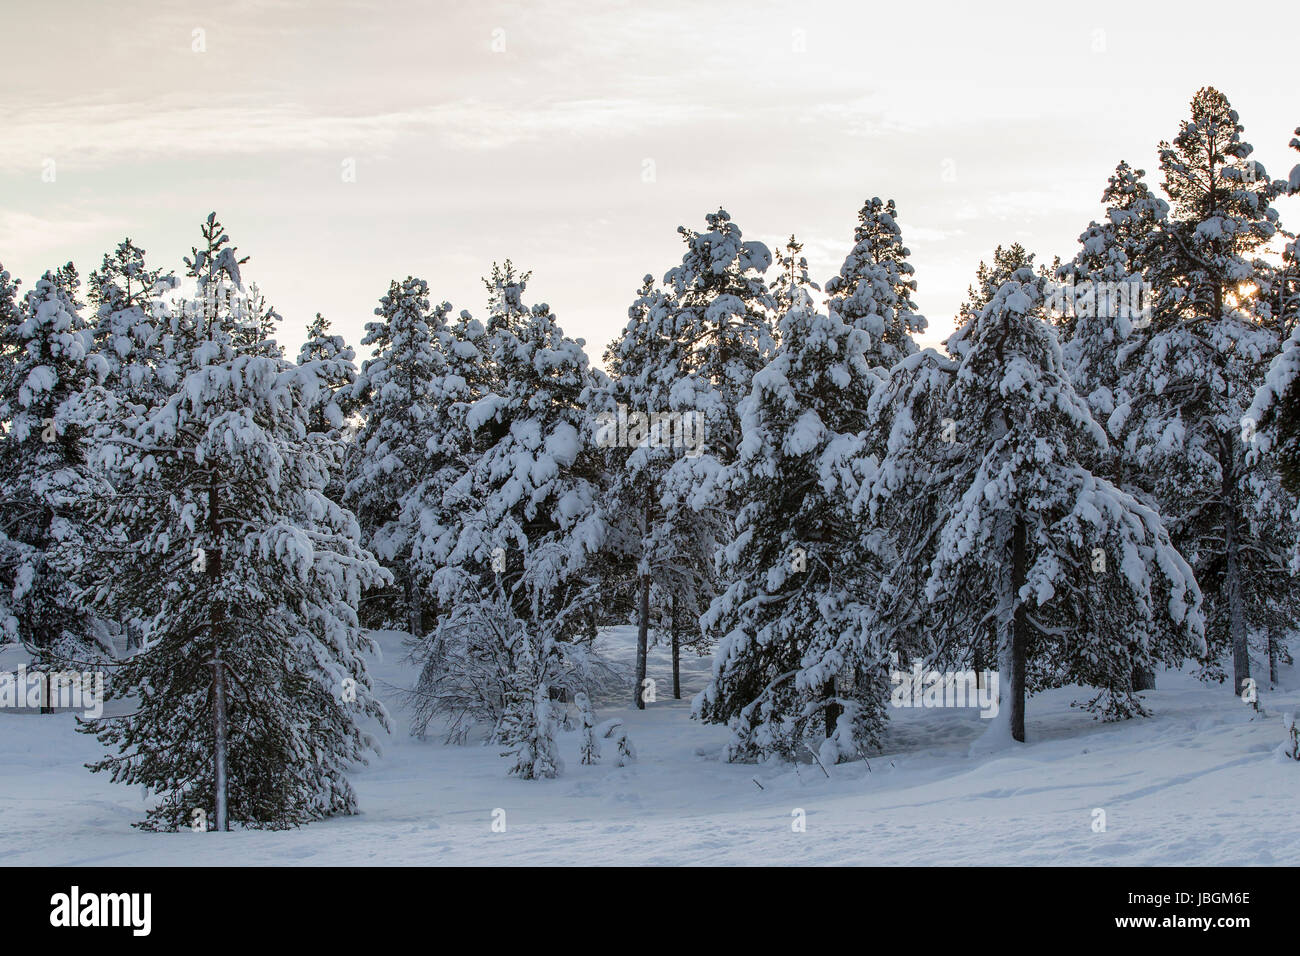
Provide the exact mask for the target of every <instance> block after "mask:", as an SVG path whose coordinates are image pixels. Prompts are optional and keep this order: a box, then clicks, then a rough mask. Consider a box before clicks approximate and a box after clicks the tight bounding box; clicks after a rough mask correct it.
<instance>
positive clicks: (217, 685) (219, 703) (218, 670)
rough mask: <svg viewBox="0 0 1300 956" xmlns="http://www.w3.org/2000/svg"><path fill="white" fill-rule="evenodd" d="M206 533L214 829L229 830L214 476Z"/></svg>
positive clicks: (218, 531)
mask: <svg viewBox="0 0 1300 956" xmlns="http://www.w3.org/2000/svg"><path fill="white" fill-rule="evenodd" d="M208 532H209V534H210V535H211V536H212V542H213V547H212V549H211V553H210V554H206V555H204V560H205V562H206V570H207V574H208V583H209V585H210V586H211V594H210V595H209V600H210V601H211V605H212V607H211V614H212V619H211V620H212V623H211V628H212V646H213V652H212V733H213V737H214V739H215V746H214V750H215V752H214V754H213V789H214V790H215V793H214V794H213V803H214V810H215V815H216V821H215V822H216V828H217V829H218V830H229V829H230V821H229V817H228V812H227V795H228V781H227V779H226V773H227V770H226V756H227V755H226V720H227V714H226V668H225V664H224V663H223V662H222V660H221V645H222V643H223V641H224V639H225V608H224V607H223V606H222V603H221V597H220V587H221V548H219V547H216V542H218V541H220V540H221V539H220V534H221V513H220V502H219V500H218V497H217V479H216V476H215V475H213V476H212V478H211V481H210V483H209V485H208Z"/></svg>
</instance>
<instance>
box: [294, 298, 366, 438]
mask: <svg viewBox="0 0 1300 956" xmlns="http://www.w3.org/2000/svg"><path fill="white" fill-rule="evenodd" d="M355 359H356V352H355V351H354V350H353V349H352V347H351V346H350V345H348V344H347V342H345V341H344V339H343V336H341V335H331V334H330V324H329V320H328V319H326V318H325V317H324V316H323V315H321V314H320V313H319V312H317V313H316V318H314V319H312V320H311V324H309V325H308V326H307V338H306V339H305V340H304V341H303V343H302V348H300V349H299V350H298V364H299V365H307V364H308V363H310V362H320V363H323V364H322V365H321V369H322V372H324V373H325V374H326V376H327V382H328V384H329V388H328V390H327V391H325V392H323V393H322V394H321V399H322V401H321V403H320V405H319V406H317V407H316V408H314V409H313V410H312V415H311V419H312V421H311V430H312V431H313V432H318V433H321V434H330V435H335V436H337V435H339V434H340V433H341V432H342V429H343V427H344V425H345V423H346V422H347V420H348V418H349V417H350V416H351V415H352V414H353V413H354V412H355V411H356V398H355V396H354V395H353V391H352V389H353V386H354V385H355V384H356V381H357V366H356V363H355V361H354V360H355Z"/></svg>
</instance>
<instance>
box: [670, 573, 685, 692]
mask: <svg viewBox="0 0 1300 956" xmlns="http://www.w3.org/2000/svg"><path fill="white" fill-rule="evenodd" d="M671 608H672V609H671V611H670V612H669V613H670V615H671V619H670V621H669V630H671V631H672V641H673V700H681V699H682V644H681V634H680V633H679V632H678V630H677V595H676V594H674V595H673V599H672V605H671Z"/></svg>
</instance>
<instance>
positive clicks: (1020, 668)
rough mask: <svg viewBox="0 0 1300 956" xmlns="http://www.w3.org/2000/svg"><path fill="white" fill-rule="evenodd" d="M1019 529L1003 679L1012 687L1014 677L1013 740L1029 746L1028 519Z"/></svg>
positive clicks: (1010, 691)
mask: <svg viewBox="0 0 1300 956" xmlns="http://www.w3.org/2000/svg"><path fill="white" fill-rule="evenodd" d="M1015 522H1016V523H1015V527H1014V528H1013V530H1012V533H1011V595H1010V597H1011V600H1012V601H1013V602H1014V604H1013V607H1014V608H1015V611H1014V613H1013V614H1012V615H1011V620H1010V628H1009V629H1010V632H1011V633H1010V635H1009V636H1010V640H1009V641H1008V642H1007V643H1008V648H1007V651H1008V654H1007V657H1008V660H1007V664H1008V665H1009V667H1008V668H1007V669H1006V670H1009V672H1010V673H1009V674H1008V673H1006V670H1004V673H1003V675H1002V682H1003V684H1006V683H1008V681H1007V678H1008V676H1009V677H1010V685H1011V686H1010V687H1009V688H1008V693H1007V706H1009V707H1010V713H1009V714H1008V715H1007V719H1008V720H1009V721H1010V723H1011V738H1012V739H1013V740H1017V741H1019V742H1020V743H1024V742H1025V670H1026V667H1025V657H1026V654H1027V650H1028V643H1029V641H1028V639H1029V622H1028V621H1027V620H1026V619H1025V607H1024V605H1023V604H1021V603H1020V600H1019V598H1020V589H1021V587H1023V586H1024V583H1025V577H1026V575H1027V574H1028V570H1029V553H1028V547H1027V544H1026V541H1025V538H1026V528H1025V522H1024V519H1022V518H1020V517H1019V516H1017V517H1016V519H1015Z"/></svg>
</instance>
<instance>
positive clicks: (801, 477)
mask: <svg viewBox="0 0 1300 956" xmlns="http://www.w3.org/2000/svg"><path fill="white" fill-rule="evenodd" d="M880 294H881V295H882V296H887V295H888V294H889V293H888V291H886V290H881V292H880ZM873 314H874V313H873ZM779 333H780V338H781V345H780V347H779V348H778V349H777V352H776V355H775V357H774V358H773V360H772V361H771V362H770V363H769V364H768V366H767V367H766V368H764V369H763V370H761V371H760V372H759V373H758V374H757V375H755V376H754V387H753V392H752V393H751V395H750V397H749V398H748V399H746V401H745V402H744V403H743V404H742V406H741V421H742V427H743V438H742V441H741V444H740V448H739V458H738V459H737V460H736V461H735V462H734V463H733V464H732V465H730V466H729V467H728V468H727V470H726V472H725V474H724V479H723V484H724V486H725V487H726V488H727V490H728V491H729V492H730V493H731V494H732V495H733V496H734V497H735V499H736V500H737V501H738V502H739V511H738V514H737V517H736V524H735V535H734V537H733V538H732V540H730V541H729V542H728V544H727V545H726V547H725V548H724V549H723V551H722V552H721V555H720V558H719V562H720V577H721V579H722V580H723V581H724V582H726V586H725V588H724V590H723V592H722V593H721V594H720V595H719V596H718V597H717V598H716V599H715V600H714V601H713V603H712V604H711V606H710V607H709V609H708V611H707V612H706V613H705V614H704V616H703V618H702V620H701V625H702V626H703V627H704V629H705V630H706V631H710V632H712V633H713V634H715V635H716V636H717V638H718V647H717V651H716V653H715V657H714V665H713V676H712V680H711V681H710V683H709V685H708V686H707V687H706V688H705V689H704V691H703V692H701V693H700V694H699V696H697V698H696V699H695V713H696V715H697V716H698V717H699V718H700V719H702V720H705V721H708V722H712V723H727V724H729V725H730V727H731V729H732V739H731V741H730V742H729V743H728V745H727V747H726V750H725V756H726V758H727V759H729V760H752V759H764V758H767V757H769V756H772V755H780V756H782V757H786V758H792V757H795V756H797V755H798V754H799V753H800V751H801V750H802V748H803V747H805V746H807V747H810V748H811V747H813V746H814V742H815V743H816V744H817V745H818V748H819V749H817V750H814V752H815V753H819V754H820V759H821V760H822V761H823V763H827V762H836V761H838V760H843V759H848V758H850V757H854V756H858V755H860V754H861V752H862V751H861V748H862V747H863V746H866V745H869V744H875V743H878V737H879V732H880V729H881V725H882V724H883V720H884V706H883V702H884V699H885V696H886V695H885V694H884V693H882V690H883V688H882V687H881V686H880V685H879V683H878V682H877V680H875V677H876V676H877V672H878V671H879V670H880V667H879V665H880V658H881V656H882V655H880V654H879V653H877V650H876V649H875V648H872V647H868V646H865V645H864V644H863V643H862V640H861V638H862V635H863V634H864V633H865V628H866V621H865V619H864V618H865V616H866V613H867V610H868V608H867V606H866V605H864V604H863V602H862V601H861V600H860V599H859V595H858V587H857V582H858V580H859V576H860V555H859V552H858V548H857V544H858V541H857V536H856V534H855V533H854V528H855V524H854V522H853V521H852V519H851V515H850V502H851V494H852V488H853V486H854V484H855V482H854V479H853V477H852V475H851V471H852V465H853V462H854V461H855V459H856V458H857V457H858V456H859V455H860V454H861V440H860V438H859V433H860V432H861V431H862V430H863V429H864V428H865V426H866V424H867V423H866V420H865V415H864V413H865V410H866V408H867V407H868V405H869V403H870V400H871V396H872V394H873V392H874V391H875V390H876V389H878V388H880V387H881V386H882V384H883V380H882V378H881V376H880V375H878V374H877V373H876V372H875V371H874V370H873V369H872V362H871V357H870V355H869V350H870V349H871V340H870V337H869V335H868V333H867V332H865V331H864V330H862V329H860V328H856V327H854V326H852V325H850V324H849V323H848V322H846V321H845V320H844V319H843V318H842V317H841V315H840V313H839V312H838V311H831V312H830V314H829V315H823V314H820V313H818V312H815V311H813V310H812V309H811V308H808V307H806V306H800V307H796V308H794V309H792V310H791V311H790V312H788V313H786V315H785V316H784V317H783V318H782V320H781V323H780V326H779ZM846 483H847V485H848V488H847V489H846ZM855 675H856V676H862V675H870V676H871V679H867V680H865V681H863V684H864V686H859V685H858V683H857V682H856V681H855V680H854V676H855Z"/></svg>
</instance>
